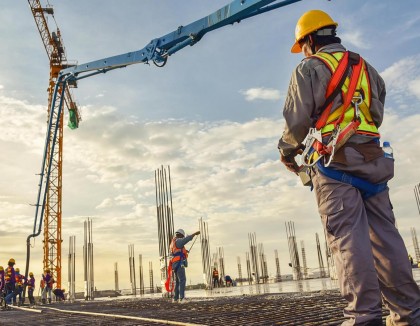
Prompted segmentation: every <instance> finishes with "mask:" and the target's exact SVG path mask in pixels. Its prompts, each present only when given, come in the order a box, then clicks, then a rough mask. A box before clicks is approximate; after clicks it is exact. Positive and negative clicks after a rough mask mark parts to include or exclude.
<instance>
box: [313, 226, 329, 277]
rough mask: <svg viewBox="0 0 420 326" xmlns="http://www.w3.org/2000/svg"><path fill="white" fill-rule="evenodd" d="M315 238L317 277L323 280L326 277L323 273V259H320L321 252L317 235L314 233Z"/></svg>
mask: <svg viewBox="0 0 420 326" xmlns="http://www.w3.org/2000/svg"><path fill="white" fill-rule="evenodd" d="M315 238H316V251H317V253H318V264H319V276H320V277H321V278H324V277H327V274H326V273H325V266H324V259H322V250H321V244H320V242H319V236H318V233H315Z"/></svg>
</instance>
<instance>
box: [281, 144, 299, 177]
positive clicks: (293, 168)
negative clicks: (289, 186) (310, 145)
mask: <svg viewBox="0 0 420 326" xmlns="http://www.w3.org/2000/svg"><path fill="white" fill-rule="evenodd" d="M302 153H303V149H302V148H301V147H298V148H297V149H295V150H294V151H292V152H291V153H290V154H289V155H283V154H282V153H280V162H282V163H283V164H284V165H285V166H286V169H288V170H289V171H290V172H293V173H295V174H296V175H297V174H298V172H299V170H300V168H299V166H298V165H297V163H296V161H295V157H296V155H300V154H302Z"/></svg>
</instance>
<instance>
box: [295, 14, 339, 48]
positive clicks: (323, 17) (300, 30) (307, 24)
mask: <svg viewBox="0 0 420 326" xmlns="http://www.w3.org/2000/svg"><path fill="white" fill-rule="evenodd" d="M327 26H335V27H337V26H338V24H337V23H336V22H335V21H333V20H332V18H331V17H330V16H329V15H328V14H327V13H326V12H324V11H322V10H310V11H308V12H305V13H304V14H303V15H302V16H301V17H300V18H299V20H298V22H297V24H296V29H295V43H294V44H293V46H292V48H291V49H290V51H291V52H292V53H299V52H302V47H301V46H300V44H299V41H300V40H302V39H303V38H304V37H305V36H306V35H309V34H311V33H313V32H315V31H317V30H319V29H322V28H324V27H327Z"/></svg>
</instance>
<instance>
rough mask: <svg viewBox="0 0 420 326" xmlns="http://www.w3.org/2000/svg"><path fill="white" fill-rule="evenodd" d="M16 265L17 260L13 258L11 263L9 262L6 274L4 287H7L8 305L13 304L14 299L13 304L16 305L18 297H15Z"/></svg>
mask: <svg viewBox="0 0 420 326" xmlns="http://www.w3.org/2000/svg"><path fill="white" fill-rule="evenodd" d="M14 265H15V260H14V259H13V258H10V259H9V261H8V262H7V268H6V271H5V272H4V286H5V291H6V297H5V300H6V304H11V303H12V299H13V303H14V304H16V297H15V282H16V278H15V269H14V267H13V266H14Z"/></svg>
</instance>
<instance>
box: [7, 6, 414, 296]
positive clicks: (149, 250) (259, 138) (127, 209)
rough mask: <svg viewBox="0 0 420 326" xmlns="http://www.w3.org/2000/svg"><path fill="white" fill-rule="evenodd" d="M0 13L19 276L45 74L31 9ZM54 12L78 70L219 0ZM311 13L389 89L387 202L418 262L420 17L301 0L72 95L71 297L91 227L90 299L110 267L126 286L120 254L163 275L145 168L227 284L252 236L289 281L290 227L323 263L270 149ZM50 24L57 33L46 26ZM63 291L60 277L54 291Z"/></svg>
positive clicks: (313, 226)
mask: <svg viewBox="0 0 420 326" xmlns="http://www.w3.org/2000/svg"><path fill="white" fill-rule="evenodd" d="M3 2H4V5H3V9H2V11H1V12H0V21H1V22H2V24H1V26H0V35H1V36H2V46H1V47H0V112H1V119H0V130H1V133H0V151H1V153H2V155H1V160H0V167H1V171H2V178H0V220H1V221H2V223H1V225H0V234H1V238H0V259H1V260H2V261H3V264H6V262H7V259H9V258H10V257H12V256H13V257H14V258H15V259H16V260H17V265H18V266H20V267H21V268H22V267H23V266H24V259H25V250H26V247H25V241H26V237H27V235H28V234H29V233H30V232H31V230H32V225H33V216H34V209H33V207H31V206H29V204H30V203H34V201H35V199H36V191H37V184H38V177H37V176H36V175H35V174H36V173H39V169H40V166H41V158H42V157H41V155H42V150H43V143H44V136H45V130H46V123H45V122H46V118H47V115H46V105H47V86H48V77H49V64H48V60H47V56H46V53H45V50H44V48H43V45H42V43H41V39H40V37H39V34H38V31H37V29H36V26H35V22H34V20H33V18H32V15H31V12H30V9H29V6H28V4H27V2H26V1H15V0H3ZM49 2H50V4H51V5H54V9H55V19H56V21H57V23H58V25H59V28H60V30H61V33H62V36H63V40H64V44H65V47H66V53H67V57H68V59H69V60H71V61H73V60H74V61H77V62H78V63H79V64H80V63H84V62H89V61H92V60H97V59H102V58H105V57H108V56H113V55H116V54H121V53H125V52H129V51H133V50H138V49H141V48H143V47H144V46H145V45H146V44H147V43H148V42H149V41H150V40H152V39H154V38H156V37H160V36H163V35H165V34H167V33H169V32H171V31H174V30H176V28H177V27H178V26H179V25H186V24H188V23H190V22H192V21H195V20H197V19H200V18H202V17H204V16H206V15H208V14H210V13H212V12H214V11H215V10H217V9H219V8H220V7H222V6H223V5H225V4H227V3H228V1H226V0H213V1H193V0H184V1H182V2H173V1H168V0H166V1H164V0H142V1H135V0H123V1H110V0H106V1H99V0H90V1H82V0H72V1H60V2H59V1H53V0H49ZM42 3H44V4H45V2H44V1H42ZM311 9H322V10H325V11H327V12H328V13H329V14H330V15H331V16H332V17H333V19H334V20H336V21H337V22H338V23H339V28H338V34H339V36H340V37H341V38H342V41H343V44H344V45H345V46H346V47H347V48H349V49H351V50H353V51H355V52H359V53H361V54H362V56H363V57H364V58H365V59H366V60H367V61H369V62H370V63H371V64H372V65H374V66H375V67H376V68H377V70H378V71H379V72H380V73H381V75H382V76H383V77H384V79H385V81H386V83H387V94H388V95H387V100H386V115H385V121H384V125H383V127H382V129H381V133H382V135H383V139H386V140H389V141H391V143H392V145H393V147H394V151H395V155H396V176H395V178H394V179H393V180H392V182H391V183H390V186H391V200H392V202H393V205H394V208H395V214H396V216H397V223H398V227H399V229H400V231H401V233H402V235H403V237H404V240H405V242H406V245H407V248H408V250H409V251H410V252H411V253H412V254H414V250H413V245H412V241H411V236H410V227H417V232H418V233H419V232H420V228H419V227H418V225H419V213H418V210H417V207H416V202H415V198H414V195H413V188H414V185H415V184H416V183H418V182H420V175H419V172H418V167H417V165H418V162H419V160H420V154H419V152H418V148H419V147H420V129H419V127H418V126H419V124H420V114H419V104H420V101H419V99H420V78H419V77H418V76H419V75H420V64H419V59H420V50H419V45H418V44H419V38H420V18H419V17H420V4H419V3H418V1H414V0H409V1H405V2H404V5H401V4H399V3H396V2H395V1H381V2H373V1H361V0H357V1H334V0H333V1H323V0H322V1H321V0H313V1H309V0H307V1H305V0H303V1H301V2H298V3H296V4H292V5H289V6H286V7H283V8H280V9H277V10H275V11H272V12H269V13H265V14H263V15H260V16H256V17H253V18H251V19H248V20H245V21H242V22H241V23H240V24H235V25H233V26H226V27H224V28H222V29H219V30H216V31H213V32H211V33H209V34H207V35H205V36H204V38H203V39H202V40H201V41H200V42H199V43H198V44H196V45H195V46H193V47H187V48H185V49H183V50H181V51H180V52H178V53H176V54H174V55H173V56H172V57H170V58H169V61H168V63H167V65H166V66H165V67H164V68H156V67H155V66H153V65H150V66H148V65H142V64H139V65H134V66H131V67H128V68H125V69H120V70H117V71H112V72H108V73H107V74H105V75H99V76H96V77H92V78H89V79H86V80H81V81H80V82H79V87H78V89H76V90H75V91H74V94H73V95H74V98H75V99H76V101H77V103H78V104H79V106H80V108H81V112H82V119H83V121H82V122H81V124H80V128H79V129H78V130H75V131H71V130H69V129H68V128H66V129H65V130H64V173H63V232H62V233H63V239H64V242H63V257H65V255H66V253H67V250H68V237H69V236H70V235H76V242H77V243H76V246H77V250H78V256H79V257H78V258H79V261H78V263H79V266H80V267H79V268H78V272H79V274H78V277H77V282H80V284H78V286H77V287H78V290H81V289H82V286H83V285H82V280H83V278H82V271H83V269H82V260H81V257H82V252H81V248H82V245H83V222H84V221H85V220H86V218H87V217H88V216H89V217H92V218H93V237H94V245H95V248H96V249H95V252H96V256H95V259H96V260H95V264H96V265H97V266H101V268H96V269H95V277H96V283H97V286H98V288H102V289H104V288H112V287H113V277H112V275H113V263H114V262H118V263H119V268H120V283H121V284H120V287H122V288H124V287H126V288H128V286H129V282H128V278H129V273H128V264H127V261H128V260H127V258H128V250H127V246H128V244H134V245H135V254H136V256H137V255H138V254H142V255H143V262H147V261H152V262H153V264H154V266H155V275H158V272H157V267H158V261H157V256H158V253H159V251H158V241H157V222H156V213H155V192H154V171H155V170H156V169H157V168H159V167H160V166H161V165H165V166H166V165H170V166H171V172H172V190H173V205H174V218H175V227H176V228H178V227H182V228H184V229H185V230H186V231H187V232H189V233H192V232H194V231H196V230H197V229H198V219H199V218H200V217H203V219H204V220H205V221H207V222H208V225H209V233H210V239H211V249H212V251H213V252H215V251H216V248H217V247H219V246H222V247H223V248H224V252H225V258H226V265H227V271H228V272H229V273H230V274H232V275H234V276H236V275H237V267H236V257H237V256H240V257H241V260H242V263H243V269H244V268H245V265H244V262H245V252H246V251H249V248H248V236H247V235H248V233H249V232H256V234H257V242H259V243H263V244H264V249H265V253H266V255H267V257H268V267H269V272H270V273H271V274H274V273H275V265H274V250H275V249H277V250H279V256H280V266H281V271H282V273H290V268H289V267H288V266H287V264H288V262H289V255H288V248H287V241H286V231H285V227H284V223H285V222H286V221H294V222H295V227H296V234H297V237H298V240H299V241H300V240H304V242H305V247H306V251H307V253H308V252H309V254H307V256H308V266H309V267H317V266H318V262H317V259H316V257H317V256H316V251H315V233H318V234H319V235H320V236H321V235H322V228H321V223H320V220H319V217H318V213H317V209H316V205H315V199H314V196H313V194H312V193H310V192H309V190H308V189H307V188H304V187H302V186H301V185H300V183H299V181H298V180H297V179H296V178H295V177H294V176H293V175H292V174H289V173H287V172H286V170H285V169H284V168H283V166H282V165H281V164H280V163H279V161H278V153H277V149H276V145H277V140H278V138H279V136H280V135H281V132H282V129H283V123H284V121H283V119H282V106H283V103H284V98H285V94H286V92H287V86H288V83H289V78H290V74H291V72H292V70H293V69H294V67H295V66H296V65H297V64H298V63H299V62H300V60H301V59H302V56H301V55H299V54H298V55H295V54H291V53H290V47H291V45H292V43H293V38H294V28H295V24H296V21H297V19H298V18H299V17H300V15H301V14H303V13H304V12H305V11H307V10H311ZM49 24H50V29H51V30H54V29H55V22H54V20H52V19H50V20H49ZM65 119H67V115H66V117H65ZM321 238H322V236H321ZM32 250H33V257H32V261H31V266H33V270H34V272H35V274H37V272H36V271H37V270H38V271H39V273H38V274H40V272H41V261H42V239H41V237H38V238H37V239H36V241H35V247H34V248H33V249H32ZM200 257H201V256H200V254H199V246H198V244H195V249H194V252H193V253H192V254H191V260H190V267H189V270H188V277H189V278H190V279H191V280H192V281H193V282H199V281H201V279H202V276H201V262H200ZM66 263H67V262H66V259H63V271H66V270H67V269H66V266H67V265H66ZM145 265H146V264H145ZM124 275H125V276H124ZM155 278H157V276H155ZM66 279H67V275H66V272H64V273H63V281H64V284H66ZM146 283H147V281H146Z"/></svg>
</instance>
